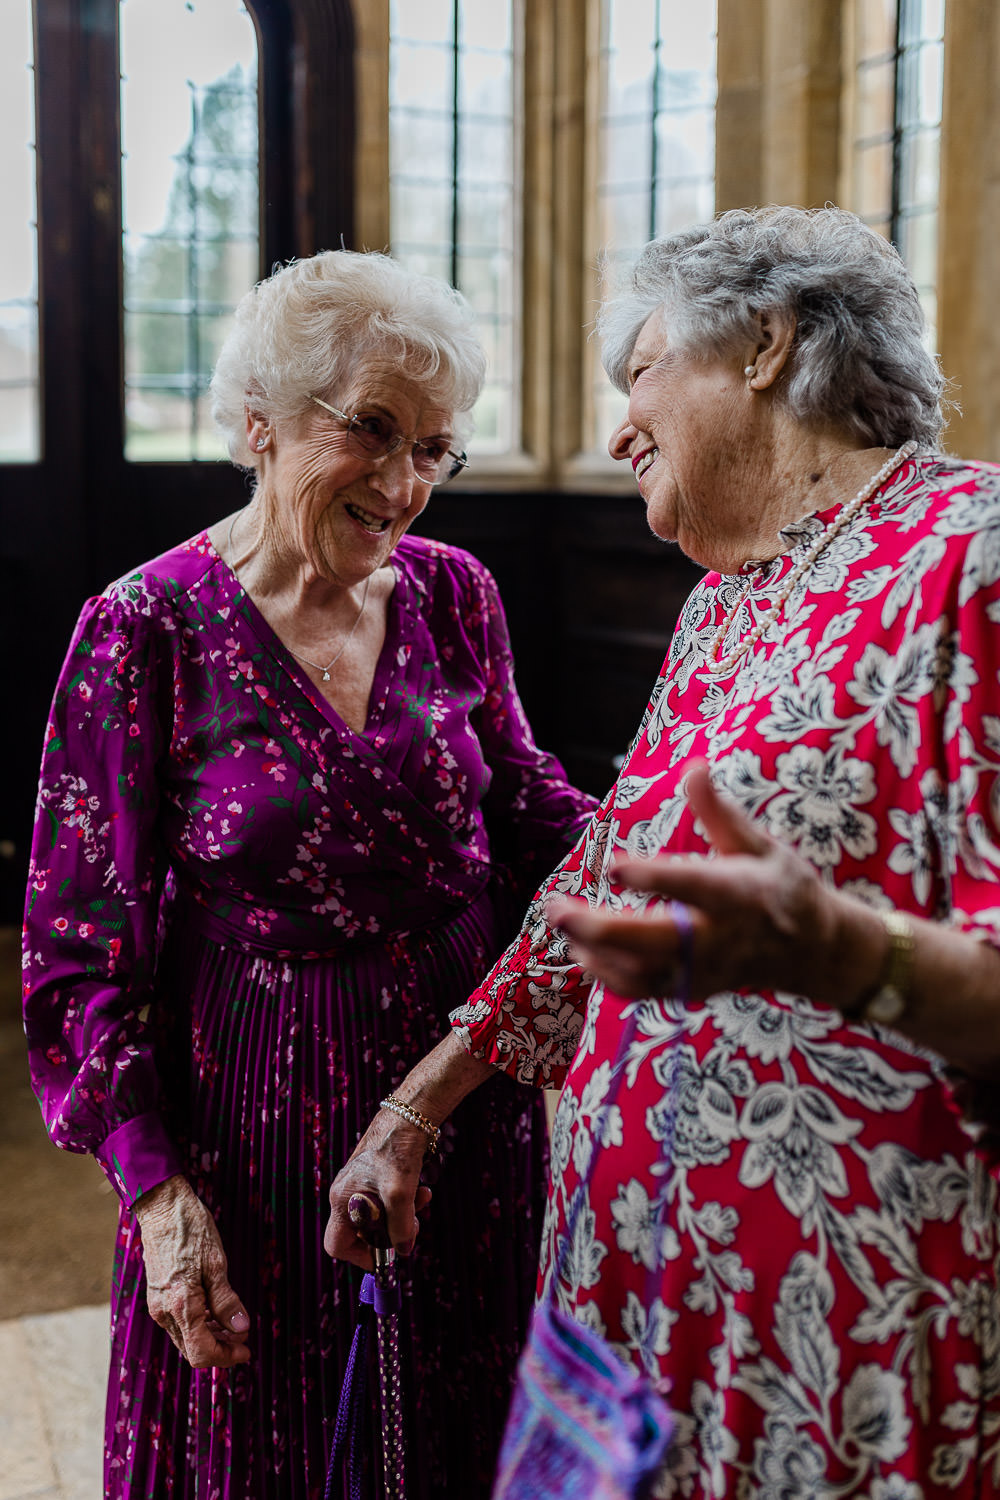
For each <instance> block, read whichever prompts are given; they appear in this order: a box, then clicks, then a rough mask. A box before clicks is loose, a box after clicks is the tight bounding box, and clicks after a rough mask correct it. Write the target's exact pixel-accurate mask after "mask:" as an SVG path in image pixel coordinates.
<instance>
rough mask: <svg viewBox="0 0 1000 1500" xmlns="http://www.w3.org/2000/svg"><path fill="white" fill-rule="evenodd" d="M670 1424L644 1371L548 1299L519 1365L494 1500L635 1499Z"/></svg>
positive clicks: (652, 1471) (662, 1451)
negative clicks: (631, 1365) (631, 1366)
mask: <svg viewBox="0 0 1000 1500" xmlns="http://www.w3.org/2000/svg"><path fill="white" fill-rule="evenodd" d="M672 1429H673V1422H672V1419H671V1416H670V1411H669V1409H668V1407H667V1405H666V1402H665V1401H664V1400H663V1399H662V1397H660V1396H659V1395H658V1394H657V1392H656V1391H655V1390H654V1388H653V1385H652V1383H651V1381H650V1380H649V1378H648V1377H647V1376H645V1375H637V1374H636V1373H635V1372H634V1371H633V1370H630V1369H629V1367H628V1366H627V1365H625V1364H623V1363H622V1361H621V1360H620V1359H619V1357H618V1355H617V1354H615V1353H614V1352H613V1351H612V1350H611V1348H610V1347H609V1346H608V1345H607V1344H606V1343H605V1342H604V1340H603V1339H602V1338H599V1337H598V1335H597V1334H595V1333H593V1332H592V1331H591V1329H589V1328H585V1327H584V1325H583V1324H582V1323H578V1322H577V1321H576V1319H575V1318H571V1317H569V1316H568V1315H567V1314H566V1313H564V1312H560V1310H559V1309H558V1308H557V1307H554V1306H553V1305H552V1302H551V1300H549V1299H548V1298H547V1299H546V1300H545V1301H544V1302H541V1303H539V1305H538V1306H537V1307H536V1308H535V1312H534V1315H533V1317H532V1320H531V1329H530V1331H529V1334H528V1342H527V1344H526V1345H525V1348H524V1352H523V1353H522V1355H521V1362H520V1364H519V1366H518V1372H517V1385H516V1387H515V1389H514V1398H513V1401H512V1402H511V1407H510V1413H509V1415H508V1417H507V1427H506V1430H505V1432H504V1439H503V1447H502V1448H501V1450H500V1463H499V1467H498V1469H497V1477H496V1482H495V1484H494V1487H493V1500H534V1497H535V1496H537V1497H538V1500H561V1497H564V1496H565V1497H566V1500H569V1497H571V1496H572V1500H635V1497H640V1496H642V1495H645V1494H646V1492H647V1490H648V1488H649V1486H650V1484H651V1483H652V1480H653V1478H654V1477H655V1475H656V1473H657V1471H658V1470H659V1468H660V1466H661V1465H662V1463H663V1460H664V1458H665V1456H666V1451H667V1447H668V1446H669V1443H670V1436H671V1432H672Z"/></svg>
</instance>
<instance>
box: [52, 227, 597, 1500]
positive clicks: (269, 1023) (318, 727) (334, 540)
mask: <svg viewBox="0 0 1000 1500" xmlns="http://www.w3.org/2000/svg"><path fill="white" fill-rule="evenodd" d="M484 368H485V359H484V355H483V350H482V347H481V344H480V342H479V339H478V337H477V335H476V332H475V329H474V327H473V324H472V319H471V314H470V311H469V309H468V307H467V305H466V304H465V303H464V301H463V299H462V298H461V297H459V296H458V294H457V293H455V292H453V291H452V290H451V289H450V288H448V287H446V286H444V285H443V284H442V283H439V282H436V281H433V280H430V279H428V278H425V277H419V276H414V275H410V274H408V273H406V272H404V271H403V270H402V268H400V267H399V266H398V265H396V264H395V263H394V262H392V261H391V260H390V259H388V258H386V257H384V256H379V255H355V254H351V253H349V252H327V253H324V254H320V255H317V256H314V257H312V258H311V259H307V260H302V261H298V262H295V263H293V264H292V265H290V266H288V267H286V268H284V269H282V270H280V271H279V272H277V273H276V274H275V275H274V276H273V277H271V278H270V279H269V280H268V281H266V282H263V283H261V285H260V286H258V287H257V288H256V290H255V291H253V292H251V293H250V294H249V295H248V296H247V297H246V298H245V299H244V301H243V302H242V303H241V305H240V307H239V309H238V311H237V315H236V322H235V327H234V330H233V332H232V334H231V335H230V337H229V339H228V341H227V343H226V344H225V346H224V348H223V350H222V354H221V357H220V360H219V365H218V368H217V371H216V374H215V377H214V380H213V388H212V389H213V398H214V410H215V414H216V417H217V420H218V422H219V424H220V426H221V427H222V430H223V431H224V432H225V434H226V435H227V438H228V442H229V449H230V453H231V454H232V457H233V459H234V461H235V462H236V463H237V464H239V465H241V466H242V467H244V468H246V469H248V470H250V471H251V472H252V473H253V475H254V489H253V498H252V500H251V502H250V504H249V505H248V506H247V507H246V508H245V509H243V510H240V511H238V512H237V513H236V514H234V515H232V516H229V517H227V518H226V519H225V520H222V521H220V522H218V523H217V524H216V525H214V526H212V527H210V528H209V529H208V530H207V531H205V532H203V533H202V534H201V535H199V536H196V537H194V538H192V539H191V540H190V541H188V542H185V543H183V545H181V546H178V547H176V548H174V549H173V550H172V551H170V552H167V553H165V554H164V555H163V556H162V557H159V558H156V559H155V560H154V561H152V562H149V563H147V564H145V565H143V566H142V567H140V568H137V569H136V571H135V572H134V573H133V574H131V575H130V576H129V577H127V578H123V579H121V580H120V581H119V582H117V583H115V584H113V585H112V586H111V587H110V588H108V589H107V590H106V592H105V593H104V594H102V595H101V597H100V598H97V599H93V600H91V601H90V602H89V603H88V604H87V606H86V607H85V609H84V611H83V614H82V615H81V618H80V622H79V626H78V628H77V632H76V635H75V637H74V639H73V642H72V644H71V646H70V650H69V655H68V656H67V659H66V665H65V668H64V670H63V674H62V677H61V679H60V682H59V686H58V690H57V693H56V697H55V702H54V706H53V710H52V717H51V722H50V725H49V732H48V738H47V743H46V746H45V751H44V758H43V764H42V780H41V792H40V797H39V804H38V824H37V835H36V839H35V844H34V851H33V862H32V870H31V883H30V890H29V895H28V905H27V917H26V926H25V1012H26V1026H27V1033H28V1042H29V1047H30V1051H31V1065H32V1071H33V1076H34V1082H35V1086H36V1089H37V1092H38V1096H39V1099H40V1101H41V1105H42V1109H43V1112H44V1114H45V1117H46V1120H47V1123H48V1126H49V1129H50V1132H51V1134H52V1137H53V1139H54V1140H55V1141H56V1142H57V1144H59V1145H60V1146H64V1147H67V1148H68V1149H70V1150H74V1151H89V1152H93V1153H94V1154H95V1155H96V1157H97V1159H98V1160H99V1162H100V1163H101V1165H102V1166H103V1167H104V1169H105V1171H106V1173H107V1175H108V1177H109V1178H110V1180H111V1182H112V1183H113V1185H114V1187H115V1188H116V1190H117V1192H118V1193H119V1195H120V1197H121V1217H120V1232H119V1238H118V1244H117V1250H116V1256H115V1266H114V1287H113V1308H112V1340H113V1349H112V1362H111V1380H110V1388H109V1400H108V1410H107V1431H106V1470H105V1494H106V1495H107V1496H109V1497H112V1500H126V1497H127V1500H139V1497H142V1500H160V1497H167V1496H172V1497H174V1500H227V1497H228V1500H306V1497H310V1500H312V1497H316V1496H319V1495H321V1494H322V1493H323V1484H324V1479H325V1475H326V1462H327V1454H328V1448H329V1442H330V1431H331V1428H332V1422H333V1418H334V1416H335V1414H336V1409H337V1396H338V1393H339V1388H340V1383H341V1379H342V1376H343V1374H344V1369H345V1365H346V1363H347V1354H348V1349H349V1346H350V1339H351V1334H352V1332H353V1326H354V1322H355V1317H356V1300H357V1299H356V1290H357V1289H356V1286H355V1285H354V1273H353V1272H352V1273H346V1274H345V1273H344V1272H343V1270H342V1269H337V1268H334V1267H332V1266H331V1265H330V1263H329V1261H327V1260H326V1258H325V1257H324V1255H323V1250H322V1227H323V1219H324V1217H325V1214H324V1205H325V1198H326V1192H327V1189H328V1187H329V1183H330V1180H331V1178H332V1176H333V1173H334V1171H335V1170H336V1168H337V1166H338V1165H339V1164H340V1162H341V1161H343V1159H344V1157H345V1156H346V1155H347V1154H348V1153H349V1151H350V1150H351V1148H352V1147H353V1145H354V1144H355V1142H356V1141H357V1139H358V1136H359V1134H360V1131H361V1129H362V1128H363V1126H364V1124H365V1123H366V1122H367V1120H368V1119H369V1118H370V1116H371V1114H372V1112H373V1111H374V1110H375V1109H377V1107H378V1105H379V1103H380V1101H381V1100H383V1099H386V1098H389V1097H391V1095H392V1093H393V1090H394V1089H395V1088H396V1086H397V1085H398V1084H399V1082H400V1080H401V1078H402V1076H403V1074H404V1073H405V1071H406V1069H407V1067H408V1066H409V1065H410V1064H411V1063H412V1062H413V1061H414V1059H416V1058H419V1057H420V1056H421V1054H422V1053H423V1052H425V1051H426V1050H427V1048H428V1047H429V1046H431V1045H432V1044H433V1043H434V1042H435V1041H436V1040H437V1039H438V1038H439V1037H440V1036H441V1034H442V1033H443V1031H444V1030H446V1029H447V1024H448V1022H447V1017H448V1011H449V1009H450V1008H452V1007H453V1006H455V1005H457V1004H459V1003H460V1002H461V1001H462V1000H463V999H464V998H465V996H466V995H467V994H468V991H469V989H470V988H471V986H472V985H473V983H474V982H475V980H476V978H477V976H478V974H479V973H481V972H482V969H483V968H484V966H485V965H486V964H487V963H488V962H489V961H490V960H491V959H492V958H493V957H495V956H496V954H497V953H498V952H499V951H500V949H501V947H502V945H503V943H504V942H505V941H506V940H507V938H508V937H509V935H510V932H511V931H512V930H513V928H514V925H515V924H514V922H512V921H511V915H512V913H513V908H512V907H511V899H512V893H511V891H510V884H511V882H510V880H509V879H508V877H507V876H506V874H505V872H504V869H503V868H501V867H500V866H499V865H498V862H497V854H496V853H495V852H494V851H495V850H496V849H497V848H498V847H502V849H503V850H504V857H505V858H506V859H507V860H508V861H509V862H510V864H511V866H512V867H513V868H514V869H515V870H516V872H517V877H518V881H519V882H520V884H521V886H522V890H521V895H520V899H521V900H522V901H523V900H524V899H526V898H527V896H528V895H530V893H531V890H532V889H533V888H534V886H535V884H537V881H538V879H539V878H540V877H541V876H542V875H543V874H544V873H545V871H546V870H547V869H548V868H549V867H550V866H551V865H552V864H553V863H554V862H555V861H556V859H558V858H559V857H561V855H562V853H564V852H565V850H566V849H567V848H568V847H569V846H570V844H571V843H572V841H573V840H574V838H575V837H576V836H577V834H578V833H579V831H580V829H581V827H583V826H584V825H585V823H586V821H587V819H588V817H589V814H590V811H591V809H592V806H593V803H592V800H591V799H589V798H587V797H585V796H583V795H581V794H580V793H578V792H576V791H574V790H573V789H572V788H571V787H570V786H568V785H567V783H566V780H565V777H564V774H563V772H562V769H561V767H560V766H559V764H558V762H557V761H555V760H554V759H553V758H552V757H551V756H548V755H545V754H543V753H542V752H541V751H540V750H539V749H538V748H537V747H536V746H535V744H534V742H533V739H532V736H531V732H530V730H529V727H528V724H527V722H526V720H525V717H524V714H523V712H522V709H521V706H520V703H519V701H518V697H517V692H516V690H515V687H514V680H513V669H512V662H511V654H510V646H509V641H508V637H507V633H506V627H505V623H504V617H503V612H502V610H501V606H500V602H499V599H498V597H497V592H496V588H495V586H494V584H493V581H492V579H491V578H490V576H489V574H488V573H487V572H486V570H485V569H484V568H483V567H482V566H481V564H480V563H478V562H477V561H476V560H475V559H474V558H473V557H470V556H469V555H468V554H467V553H464V552H461V551H459V550H457V549H456V548H453V547H448V546H443V545H441V544H439V543H435V542H430V541H424V540H420V539H416V538H411V537H409V536H407V535H406V533H407V531H408V529H409V527H410V526H411V524H412V522H413V521H414V520H416V518H417V517H418V516H419V515H420V513H421V512H422V511H423V509H424V507H425V506H426V505H427V503H428V501H429V500H430V498H431V493H432V490H433V488H434V486H435V485H436V484H441V483H444V482H446V481H447V480H448V479H449V478H451V477H452V476H453V475H454V474H456V473H457V472H458V471H459V470H460V469H461V468H462V467H464V465H465V462H466V461H465V457H464V455H463V454H462V452H461V433H462V429H463V426H464V425H467V421H468V419H467V413H468V412H469V411H470V409H471V408H472V406H473V404H474V402H475V400H476V398H477V396H478V393H479V390H480V387H481V384H482V379H483V374H484ZM525 884H526V885H527V889H524V888H523V887H524V886H525ZM538 1103H540V1101H536V1107H533V1106H532V1100H531V1099H530V1098H529V1096H527V1095H526V1094H525V1093H524V1092H523V1091H522V1090H519V1089H517V1088H516V1086H515V1085H513V1084H512V1083H511V1082H510V1081H509V1080H506V1079H500V1078H498V1079H497V1080H496V1084H495V1086H494V1087H493V1088H492V1089H490V1090H488V1091H484V1094H483V1097H482V1100H481V1102H475V1101H470V1106H471V1107H470V1109H469V1111H468V1112H466V1113H465V1114H464V1118H463V1116H462V1115H459V1116H457V1117H456V1120H455V1125H454V1128H453V1129H450V1130H449V1131H448V1132H447V1133H446V1135H445V1137H444V1140H443V1142H442V1152H441V1161H440V1167H439V1178H438V1181H437V1182H436V1184H435V1188H434V1193H435V1206H436V1213H435V1219H434V1223H433V1225H431V1226H429V1228H428V1231H427V1233H426V1234H425V1237H424V1238H425V1241H426V1242H427V1243H426V1246H425V1247H424V1249H423V1253H422V1255H421V1256H420V1257H419V1261H420V1264H419V1267H418V1268H417V1272H416V1274H414V1275H413V1276H412V1278H410V1277H407V1275H406V1268H405V1267H404V1269H403V1273H402V1274H403V1280H404V1288H403V1290H404V1305H405V1313H404V1316H403V1317H402V1318H401V1320H400V1322H401V1329H402V1336H403V1360H404V1388H405V1391H406V1394H407V1400H408V1402H409V1406H408V1409H407V1412H406V1421H407V1426H408V1433H407V1438H408V1445H409V1455H410V1466H411V1489H410V1493H411V1494H414V1495H417V1496H427V1497H431V1496H439V1495H445V1494H447V1495H462V1496H463V1497H474V1496H485V1495H486V1494H487V1493H488V1490H489V1482H490V1474H491V1470H492V1465H493V1460H494V1456H495V1450H496V1446H497V1442H498V1438H499V1430H500V1426H501V1423H502V1418H503V1410H504V1406H505V1402H506V1398H507V1394H508V1392H509V1389H510V1382H511V1378H512V1372H513V1366H514V1362H515V1359H516V1355H517V1350H518V1346H519V1343H520V1340H521V1338H522V1336H523V1330H524V1326H525V1319H526V1316H527V1312H528V1309H529V1308H530V1303H531V1295H532V1290H533V1285H534V1262H535V1257H536V1250H537V1242H538V1236H539V1233H540V1227H541V1214H540V1207H541V1205H542V1203H543V1202H544V1119H543V1117H541V1118H540V1113H539V1109H538V1107H537V1104H538ZM540 1126H541V1128H539V1127H540ZM499 1203H502V1204H503V1205H504V1212H503V1213H502V1214H498V1213H497V1212H496V1205H497V1204H499ZM483 1264H488V1265H489V1267H490V1275H489V1276H488V1277H486V1278H484V1277H481V1276H479V1275H477V1274H476V1268H477V1267H478V1266H481V1265H483ZM147 1306H148V1311H147ZM379 1472H380V1471H379V1470H377V1471H376V1473H375V1474H374V1475H373V1476H372V1490H371V1493H373V1494H376V1493H377V1492H378V1484H379V1483H380V1479H379Z"/></svg>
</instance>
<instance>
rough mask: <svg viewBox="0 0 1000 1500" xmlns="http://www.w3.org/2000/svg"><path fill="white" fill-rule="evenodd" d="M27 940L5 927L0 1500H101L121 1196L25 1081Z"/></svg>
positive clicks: (0, 973) (0, 1044) (0, 1030)
mask: <svg viewBox="0 0 1000 1500" xmlns="http://www.w3.org/2000/svg"><path fill="white" fill-rule="evenodd" d="M17 938H18V935H17V933H15V932H14V931H12V930H11V929H10V928H0V1500H102V1495H103V1485H102V1483H101V1439H102V1435H103V1431H104V1387H105V1383H106V1380H107V1360H108V1353H107V1351H108V1308H107V1302H106V1300H105V1299H106V1297H107V1296H108V1292H109V1287H110V1280H111V1249H112V1244H113V1242H114V1232H115V1221H116V1204H115V1198H114V1194H113V1193H112V1192H111V1190H110V1188H109V1187H108V1186H107V1183H106V1182H105V1180H104V1177H103V1175H102V1173H101V1171H100V1169H99V1168H98V1167H97V1165H96V1164H95V1163H94V1162H93V1161H91V1160H88V1159H87V1158H85V1157H79V1156H71V1155H69V1154H68V1153H67V1152H65V1151H57V1150H56V1148H55V1147H54V1146H53V1145H52V1144H51V1142H50V1141H49V1139H48V1137H47V1136H46V1134H45V1129H44V1126H43V1125H42V1117H41V1114H40V1113H39V1109H38V1105H37V1104H36V1103H35V1101H34V1099H33V1097H32V1094H31V1090H30V1087H29V1084H28V1068H27V1060H26V1056H25V1048H24V1032H23V1029H22V1026H21V1019H20V963H19V959H18V940H17Z"/></svg>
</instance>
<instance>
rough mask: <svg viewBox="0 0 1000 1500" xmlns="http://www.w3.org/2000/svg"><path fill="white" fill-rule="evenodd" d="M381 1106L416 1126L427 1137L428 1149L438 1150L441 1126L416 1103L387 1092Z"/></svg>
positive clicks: (432, 1151)
mask: <svg viewBox="0 0 1000 1500" xmlns="http://www.w3.org/2000/svg"><path fill="white" fill-rule="evenodd" d="M379 1108H380V1109H385V1110H389V1111H390V1112H391V1113H392V1114H394V1115H397V1116H398V1117H399V1118H400V1119H401V1120H405V1121H406V1123H407V1124H408V1125H413V1126H415V1127H416V1129H417V1130H419V1131H421V1132H422V1134H423V1135H424V1136H425V1137H426V1139H427V1146H426V1149H427V1150H428V1151H430V1152H431V1153H432V1154H433V1153H434V1152H435V1151H437V1149H438V1145H439V1143H440V1140H441V1130H440V1127H439V1126H438V1125H436V1124H435V1123H434V1121H433V1120H431V1119H430V1118H429V1117H428V1116H427V1115H425V1114H424V1113H423V1112H422V1111H421V1110H419V1109H417V1108H416V1106H415V1105H413V1104H408V1103H407V1102H406V1101H405V1100H403V1099H400V1098H399V1096H398V1095H397V1094H387V1095H386V1097H385V1098H384V1099H383V1100H381V1102H380V1104H379Z"/></svg>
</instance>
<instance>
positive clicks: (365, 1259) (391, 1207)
mask: <svg viewBox="0 0 1000 1500" xmlns="http://www.w3.org/2000/svg"><path fill="white" fill-rule="evenodd" d="M426 1149H427V1136H426V1135H425V1134H424V1132H423V1131H422V1130H420V1129H418V1128H417V1127H416V1126H415V1125H408V1124H407V1123H406V1122H405V1121H404V1120H400V1119H399V1117H398V1116H397V1115H394V1114H390V1113H389V1111H387V1110H382V1111H380V1112H379V1114H377V1115H376V1116H375V1118H374V1120H373V1121H372V1123H371V1124H370V1125H369V1127H368V1129H367V1130H366V1131H365V1133H364V1135H363V1136H362V1137H361V1139H360V1141H359V1142H358V1144H357V1146H356V1147H355V1150H354V1152H353V1154H352V1155H351V1157H350V1158H349V1159H348V1161H347V1162H346V1163H345V1164H344V1166H342V1167H341V1169H340V1171H339V1172H338V1173H337V1175H336V1177H335V1178H334V1180H333V1183H332V1185H331V1187H330V1218H329V1220H328V1222H327V1226H326V1234H325V1235H324V1236H323V1248H324V1249H325V1250H326V1253H327V1255H332V1256H333V1258H334V1260H348V1261H351V1262H353V1264H354V1265H356V1266H363V1267H364V1268H365V1270H366V1271H370V1270H371V1269H372V1267H373V1264H374V1262H373V1258H372V1253H371V1250H370V1249H369V1247H368V1245H367V1244H366V1243H365V1241H364V1240H363V1239H362V1237H361V1235H360V1234H359V1233H358V1231H357V1230H356V1229H355V1227H354V1225H353V1224H352V1223H351V1221H350V1218H349V1217H348V1213H347V1204H348V1201H349V1199H350V1197H351V1195H352V1193H368V1194H371V1195H373V1196H374V1197H376V1198H379V1199H380V1200H381V1202H382V1205H383V1207H384V1208H385V1213H386V1222H387V1224H388V1229H389V1239H390V1242H391V1243H392V1245H393V1246H394V1247H395V1249H396V1251H397V1253H398V1254H400V1255H409V1254H411V1253H412V1251H413V1247H414V1244H415V1243H416V1238H417V1233H418V1231H419V1228H420V1224H419V1221H418V1219H417V1213H418V1212H419V1210H420V1209H422V1208H425V1207H426V1206H427V1204H428V1203H429V1202H430V1198H431V1190H430V1188H428V1187H421V1186H420V1171H421V1168H422V1167H423V1162H424V1153H425V1151H426Z"/></svg>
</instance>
